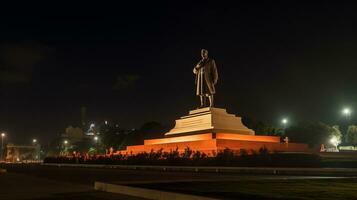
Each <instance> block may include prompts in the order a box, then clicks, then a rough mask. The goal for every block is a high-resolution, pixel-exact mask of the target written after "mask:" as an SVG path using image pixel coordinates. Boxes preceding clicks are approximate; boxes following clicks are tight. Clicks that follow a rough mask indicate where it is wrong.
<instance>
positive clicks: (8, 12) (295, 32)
mask: <svg viewBox="0 0 357 200" xmlns="http://www.w3.org/2000/svg"><path fill="white" fill-rule="evenodd" d="M152 2H153V1H150V3H146V4H143V3H140V2H134V3H132V4H130V5H129V4H124V3H123V4H113V5H110V4H103V5H98V4H92V5H88V4H78V5H73V4H71V5H28V6H24V8H23V9H18V8H16V7H14V9H12V8H7V7H3V9H4V10H3V11H2V14H0V15H1V18H0V24H1V27H0V102H1V103H0V129H1V130H4V131H6V132H7V133H8V136H9V139H10V141H12V142H17V143H26V142H28V141H31V138H33V137H36V138H39V140H42V141H48V140H49V139H51V138H53V137H54V136H55V135H56V134H59V133H61V132H63V131H64V129H65V128H66V127H67V126H69V125H79V122H80V108H81V106H86V107H87V109H88V117H87V118H88V120H89V121H99V120H104V119H110V120H116V121H118V122H119V123H120V125H121V126H122V127H125V128H133V127H139V126H140V125H141V124H143V123H144V122H147V121H153V120H154V121H160V122H162V123H164V124H166V125H168V126H173V122H174V120H175V119H176V118H177V117H179V116H182V115H185V114H187V112H188V111H189V110H190V109H193V108H195V107H196V106H197V105H198V99H197V98H196V96H195V93H194V76H193V74H192V68H193V66H194V65H195V64H196V63H197V62H198V61H199V59H200V49H201V48H206V49H208V50H209V54H210V57H212V58H214V59H215V60H216V63H217V67H218V72H219V75H220V80H219V82H218V85H217V91H218V92H217V95H216V103H217V107H223V108H227V110H228V112H229V113H234V114H237V115H239V116H249V117H252V118H256V119H259V120H263V121H266V122H269V123H272V124H277V123H278V122H279V120H280V119H281V118H282V117H289V119H290V121H292V122H294V121H299V120H314V121H323V122H326V123H330V124H335V123H338V122H339V121H340V120H341V114H340V110H341V108H342V107H343V106H350V107H351V108H353V107H355V106H356V105H355V102H356V100H357V93H356V88H357V79H356V77H357V14H356V9H357V6H355V5H353V4H344V3H338V4H337V2H340V1H335V3H326V2H325V3H321V2H319V3H317V2H316V3H315V4H313V3H306V4H301V3H299V2H298V1H296V2H294V1H289V2H286V3H282V2H279V1H273V2H269V1H265V3H258V2H255V3H251V4H247V3H246V2H245V3H239V4H231V5H229V4H227V3H223V2H222V3H218V1H216V2H215V3H207V2H200V3H192V2H190V3H181V1H178V2H180V3H152ZM283 2H285V1H283Z"/></svg>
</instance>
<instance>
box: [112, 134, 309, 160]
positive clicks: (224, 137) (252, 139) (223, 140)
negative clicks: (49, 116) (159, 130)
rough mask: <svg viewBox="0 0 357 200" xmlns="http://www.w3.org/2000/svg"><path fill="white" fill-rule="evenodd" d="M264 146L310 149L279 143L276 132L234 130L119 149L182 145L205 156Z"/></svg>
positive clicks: (135, 150)
mask: <svg viewBox="0 0 357 200" xmlns="http://www.w3.org/2000/svg"><path fill="white" fill-rule="evenodd" d="M263 147H265V148H267V149H268V151H269V152H309V151H310V150H309V147H308V145H307V144H301V143H280V137H279V136H255V135H239V134H236V133H205V134H197V135H189V136H179V137H169V138H163V139H150V140H145V141H144V145H135V146H128V147H127V149H126V150H123V151H118V153H121V154H138V153H143V152H151V151H159V150H162V151H163V152H171V151H176V150H177V151H179V152H180V153H183V152H184V151H185V149H187V148H190V150H192V151H200V152H202V153H205V154H207V155H208V156H214V155H216V154H217V153H218V152H220V151H223V150H224V149H226V148H228V149H230V150H232V151H233V152H234V153H235V154H239V153H240V151H242V150H245V151H246V152H248V154H249V153H253V152H259V149H261V148H263Z"/></svg>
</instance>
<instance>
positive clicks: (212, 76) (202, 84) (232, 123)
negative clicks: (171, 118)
mask: <svg viewBox="0 0 357 200" xmlns="http://www.w3.org/2000/svg"><path fill="white" fill-rule="evenodd" d="M201 56H202V59H201V60H200V61H199V62H198V64H197V65H196V66H195V67H194V69H193V73H194V74H195V76H196V79H195V83H196V95H197V96H199V97H200V108H198V109H195V110H191V111H189V113H188V115H187V116H183V117H181V118H180V119H177V120H176V125H175V127H174V128H173V129H171V130H170V131H169V132H167V133H166V134H165V138H162V139H149V140H144V145H135V146H128V147H127V149H126V150H124V151H119V152H120V153H127V154H137V153H141V152H150V151H158V150H160V149H162V150H163V151H166V152H170V151H174V150H176V149H177V150H178V151H179V152H184V151H185V149H186V148H190V149H191V150H193V151H200V152H203V153H206V154H207V155H209V156H212V155H214V154H215V153H217V152H219V151H222V150H224V149H226V148H229V149H231V150H233V151H234V152H235V153H239V151H241V150H242V149H244V150H246V151H248V152H252V150H254V151H258V150H259V149H260V148H262V147H266V148H267V149H268V150H269V151H277V152H279V151H280V152H286V151H292V152H307V151H309V148H308V146H307V145H306V144H297V143H280V137H279V136H256V135H255V132H254V131H253V130H251V129H249V128H247V127H246V126H245V125H244V124H243V123H242V120H241V118H240V117H237V116H235V115H233V114H228V113H227V112H226V110H225V109H222V108H215V107H213V105H214V98H213V97H214V94H215V93H216V90H215V85H216V83H217V81H218V72H217V67H216V63H215V61H214V60H213V59H211V58H208V51H207V50H205V49H202V51H201ZM207 99H208V100H209V104H207V101H206V100H207Z"/></svg>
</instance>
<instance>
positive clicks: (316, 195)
mask: <svg viewBox="0 0 357 200" xmlns="http://www.w3.org/2000/svg"><path fill="white" fill-rule="evenodd" d="M132 186H134V185H132ZM135 186H137V187H144V188H150V189H157V190H165V191H173V192H181V193H188V194H196V195H202V196H210V197H216V198H220V199H287V200H292V199H314V200H315V199H318V200H325V199H333V200H339V199H341V200H348V199H357V179H310V180H259V181H252V180H249V181H229V182H191V183H187V182H185V183H183V182H181V183H180V182H176V183H160V184H141V185H135Z"/></svg>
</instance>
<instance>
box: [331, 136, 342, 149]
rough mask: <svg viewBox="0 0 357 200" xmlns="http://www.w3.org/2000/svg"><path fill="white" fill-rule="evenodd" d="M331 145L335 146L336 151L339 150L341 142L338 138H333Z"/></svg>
mask: <svg viewBox="0 0 357 200" xmlns="http://www.w3.org/2000/svg"><path fill="white" fill-rule="evenodd" d="M330 143H331V144H332V145H333V146H335V148H336V150H337V146H338V145H339V144H340V143H341V140H340V139H339V138H337V137H336V136H332V138H331V140H330Z"/></svg>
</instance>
